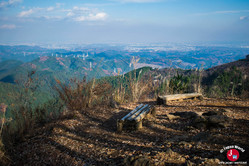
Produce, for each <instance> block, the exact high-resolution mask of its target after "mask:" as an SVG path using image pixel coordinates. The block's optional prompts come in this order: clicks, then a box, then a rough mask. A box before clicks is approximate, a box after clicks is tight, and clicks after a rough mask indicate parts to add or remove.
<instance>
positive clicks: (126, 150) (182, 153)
mask: <svg viewBox="0 0 249 166" xmlns="http://www.w3.org/2000/svg"><path fill="white" fill-rule="evenodd" d="M147 103H150V104H154V103H153V102H150V101H148V102H147ZM138 104H139V103H136V104H130V105H121V106H120V108H119V109H116V110H115V109H110V108H103V107H101V108H95V109H91V110H88V114H87V115H85V114H83V113H81V112H76V111H75V112H72V113H71V114H70V115H67V117H65V118H64V119H61V120H58V121H56V122H53V123H50V124H46V125H45V126H44V127H42V128H38V129H37V130H36V133H35V134H34V135H33V136H30V137H29V138H27V139H26V141H25V142H23V143H21V144H19V145H18V146H16V148H15V149H14V150H13V153H12V156H11V157H12V160H13V165H32V166H33V165H67V166H69V165H92V164H94V165H124V164H129V162H130V163H131V162H132V160H135V159H137V158H144V160H150V163H151V164H153V165H164V164H165V163H166V164H167V165H180V164H184V163H185V164H189V165H190V164H191V163H195V164H200V165H207V164H210V165H217V164H218V162H219V161H227V159H226V154H221V153H220V150H221V149H222V148H223V147H225V146H229V145H238V146H240V147H242V148H244V149H245V150H246V152H244V153H243V154H241V156H240V160H241V161H246V160H248V159H247V158H246V157H247V156H249V153H248V152H249V142H248V140H249V101H238V100H222V99H219V100H217V99H205V100H203V101H199V100H196V101H192V100H188V101H184V102H171V103H169V106H160V107H159V106H156V111H157V118H156V119H151V120H147V121H145V122H144V127H143V129H142V130H140V131H125V132H122V133H117V132H116V120H117V119H119V118H121V117H122V116H124V115H125V114H127V112H129V111H130V110H132V109H134V108H135V107H136V106H137V105H138ZM220 109H225V110H226V112H225V114H226V115H227V116H228V117H229V118H231V119H232V123H231V125H229V126H228V127H225V128H212V129H207V130H205V129H196V128H194V127H191V126H190V125H189V124H190V123H191V122H190V119H188V118H176V119H171V120H170V119H169V118H168V116H167V114H169V113H175V112H179V111H181V112H182V111H193V112H197V113H199V114H200V113H203V112H208V111H211V110H215V111H216V110H220ZM129 156H137V157H133V158H132V157H129ZM139 156H140V157H139ZM124 161H125V162H124ZM247 162H248V161H247ZM248 163H249V162H248Z"/></svg>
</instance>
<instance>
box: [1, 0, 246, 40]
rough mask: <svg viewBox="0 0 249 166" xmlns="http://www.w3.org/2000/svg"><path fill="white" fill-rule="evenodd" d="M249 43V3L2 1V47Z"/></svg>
mask: <svg viewBox="0 0 249 166" xmlns="http://www.w3.org/2000/svg"><path fill="white" fill-rule="evenodd" d="M195 41H204V42H205V41H249V0H60V1H56V0H41V1H38V0H0V43H1V44H21V43H34V44H39V43H48V44H51V43H55V44H75V43H157V42H195Z"/></svg>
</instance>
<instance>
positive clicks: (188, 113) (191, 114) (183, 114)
mask: <svg viewBox="0 0 249 166" xmlns="http://www.w3.org/2000/svg"><path fill="white" fill-rule="evenodd" d="M173 115H175V116H180V117H182V118H187V119H192V118H196V117H197V116H198V114H197V113H195V112H191V111H186V112H175V113H174V114H173Z"/></svg>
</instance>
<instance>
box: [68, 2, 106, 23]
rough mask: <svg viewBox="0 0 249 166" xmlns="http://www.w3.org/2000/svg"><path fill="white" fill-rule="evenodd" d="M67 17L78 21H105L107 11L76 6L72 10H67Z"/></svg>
mask: <svg viewBox="0 0 249 166" xmlns="http://www.w3.org/2000/svg"><path fill="white" fill-rule="evenodd" d="M66 12H67V17H68V18H71V19H72V20H74V21H77V22H83V21H103V20H105V19H106V18H107V16H108V15H107V13H105V12H99V11H98V10H97V9H90V8H87V7H78V6H74V7H73V8H72V9H70V10H66Z"/></svg>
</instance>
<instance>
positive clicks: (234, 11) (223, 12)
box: [194, 10, 249, 16]
mask: <svg viewBox="0 0 249 166" xmlns="http://www.w3.org/2000/svg"><path fill="white" fill-rule="evenodd" d="M248 12H249V10H225V11H213V12H208V13H196V14H194V15H200V16H202V15H212V14H235V13H248Z"/></svg>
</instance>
